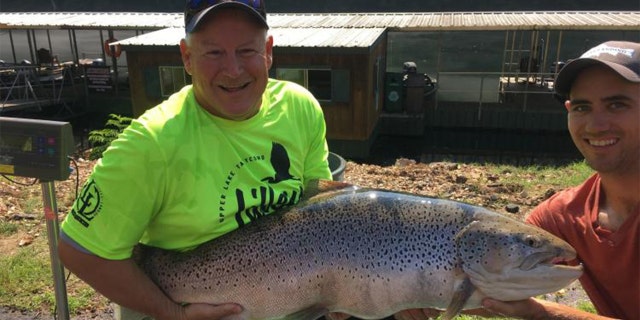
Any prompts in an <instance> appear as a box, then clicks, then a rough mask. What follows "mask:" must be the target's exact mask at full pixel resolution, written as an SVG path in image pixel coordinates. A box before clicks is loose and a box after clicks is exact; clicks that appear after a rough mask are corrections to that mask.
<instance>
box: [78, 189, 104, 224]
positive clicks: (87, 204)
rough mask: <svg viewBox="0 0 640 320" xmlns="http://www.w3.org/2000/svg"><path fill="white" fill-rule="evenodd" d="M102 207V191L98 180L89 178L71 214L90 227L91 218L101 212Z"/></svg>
mask: <svg viewBox="0 0 640 320" xmlns="http://www.w3.org/2000/svg"><path fill="white" fill-rule="evenodd" d="M100 207H102V193H101V192H100V189H99V188H98V185H97V184H96V182H95V181H94V180H93V179H89V181H87V183H85V185H84V187H82V192H81V193H80V195H79V196H78V199H76V201H75V203H74V204H73V208H72V209H71V215H72V216H73V218H74V219H76V221H78V222H79V223H80V224H82V225H83V226H85V227H89V223H90V222H91V220H93V219H94V218H95V217H96V215H98V213H99V212H100Z"/></svg>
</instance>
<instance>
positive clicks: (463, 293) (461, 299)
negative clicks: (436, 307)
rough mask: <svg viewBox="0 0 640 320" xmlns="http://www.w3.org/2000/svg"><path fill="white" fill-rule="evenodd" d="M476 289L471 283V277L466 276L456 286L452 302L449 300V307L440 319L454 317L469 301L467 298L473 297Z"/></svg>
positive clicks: (444, 319)
mask: <svg viewBox="0 0 640 320" xmlns="http://www.w3.org/2000/svg"><path fill="white" fill-rule="evenodd" d="M475 290H476V288H475V287H474V286H473V284H472V283H471V280H470V279H469V277H467V276H465V277H464V279H463V280H462V282H461V283H460V284H459V285H458V286H457V287H456V290H455V292H454V293H453V297H452V298H451V302H449V305H448V306H447V309H446V310H445V311H444V313H443V314H442V316H441V317H440V319H442V320H449V319H453V317H455V316H456V315H457V314H458V313H460V311H462V308H463V307H464V304H465V303H467V300H469V297H471V295H472V294H473V292H474V291H475Z"/></svg>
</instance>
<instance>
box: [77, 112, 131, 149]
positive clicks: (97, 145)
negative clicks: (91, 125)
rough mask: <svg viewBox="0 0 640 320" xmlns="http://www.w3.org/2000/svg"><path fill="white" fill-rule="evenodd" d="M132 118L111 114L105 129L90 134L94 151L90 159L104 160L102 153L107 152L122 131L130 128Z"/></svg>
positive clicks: (90, 141)
mask: <svg viewBox="0 0 640 320" xmlns="http://www.w3.org/2000/svg"><path fill="white" fill-rule="evenodd" d="M131 120H132V118H130V117H126V116H121V115H117V114H114V113H112V114H110V115H109V119H108V120H107V123H106V124H105V127H104V129H100V130H93V131H91V132H89V138H88V140H89V143H91V146H92V149H91V153H90V154H89V159H91V160H96V159H99V158H102V153H103V152H104V151H105V150H107V148H108V147H109V145H110V144H111V141H113V140H115V139H116V138H117V137H118V135H120V133H122V131H123V130H124V129H125V128H126V127H127V126H129V124H130V123H131Z"/></svg>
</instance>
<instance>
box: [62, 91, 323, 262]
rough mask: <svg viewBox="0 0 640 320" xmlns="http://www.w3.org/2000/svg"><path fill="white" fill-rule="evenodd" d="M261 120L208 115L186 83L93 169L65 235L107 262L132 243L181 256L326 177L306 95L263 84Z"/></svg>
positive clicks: (318, 120)
mask: <svg viewBox="0 0 640 320" xmlns="http://www.w3.org/2000/svg"><path fill="white" fill-rule="evenodd" d="M262 101H263V102H262V106H261V108H260V111H259V113H258V114H257V115H256V116H254V117H252V118H251V119H248V120H246V121H231V120H226V119H222V118H219V117H215V116H212V115H211V114H209V113H208V112H207V111H205V110H204V109H202V108H201V107H200V106H199V105H198V104H197V102H196V100H195V98H194V95H193V90H192V88H191V86H187V87H185V88H183V89H182V90H181V91H180V92H178V93H176V94H174V95H172V96H171V97H170V98H169V99H167V100H166V101H164V102H163V103H161V104H160V105H158V106H156V107H155V108H152V109H150V110H148V111H147V112H146V113H145V114H143V115H142V116H141V117H140V118H139V119H137V120H134V121H133V122H132V124H131V125H130V126H129V127H128V128H127V129H125V131H124V132H123V133H122V134H121V136H120V137H119V138H118V139H116V140H115V141H114V142H113V143H112V144H111V146H110V147H109V148H108V149H107V151H105V153H104V155H103V158H102V159H101V160H99V161H98V162H97V163H96V166H95V168H94V171H93V172H92V174H91V177H90V179H89V180H88V181H87V182H86V183H85V185H84V186H83V190H82V193H81V194H80V195H79V197H78V199H77V200H76V202H75V204H74V206H73V208H72V210H71V212H70V214H69V215H68V216H67V218H66V219H65V221H64V222H63V223H62V230H63V231H64V233H65V234H66V235H67V236H69V237H70V238H72V239H73V240H74V241H75V242H77V243H78V244H79V245H81V246H82V247H84V248H85V249H87V250H89V251H91V252H92V253H94V254H96V255H98V256H101V257H103V258H107V259H125V258H128V257H130V256H131V251H132V248H133V246H134V245H135V244H137V243H138V242H141V243H145V244H148V245H152V246H157V247H161V248H166V249H176V250H184V249H189V248H192V247H194V246H196V245H198V244H201V243H203V242H205V241H208V240H210V239H214V238H216V237H218V236H220V235H223V234H225V233H227V232H229V231H232V230H234V229H236V228H238V227H240V226H242V225H244V224H246V223H249V222H251V221H252V220H255V219H257V218H259V217H260V216H262V215H265V214H268V213H271V212H273V211H274V210H276V209H278V208H281V207H283V206H286V205H291V204H294V203H296V202H297V201H298V200H299V199H300V196H301V193H302V191H303V186H304V184H305V182H306V181H309V180H311V179H331V173H330V171H329V168H328V162H327V156H328V148H327V143H326V139H325V134H326V127H325V122H324V119H323V114H322V109H321V108H320V105H319V104H318V102H317V101H316V100H315V98H313V96H312V95H311V94H310V93H309V92H308V91H307V90H306V89H304V88H302V87H301V86H298V85H296V84H294V83H291V82H285V81H278V80H273V79H270V80H269V82H268V85H267V90H265V93H264V95H263V98H262Z"/></svg>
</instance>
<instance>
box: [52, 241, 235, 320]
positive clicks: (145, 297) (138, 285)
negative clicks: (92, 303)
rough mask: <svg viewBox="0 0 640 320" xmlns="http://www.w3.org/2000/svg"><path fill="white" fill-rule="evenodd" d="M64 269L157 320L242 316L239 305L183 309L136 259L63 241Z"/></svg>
mask: <svg viewBox="0 0 640 320" xmlns="http://www.w3.org/2000/svg"><path fill="white" fill-rule="evenodd" d="M58 254H59V255H60V259H61V260H62V262H63V264H64V266H65V267H66V268H67V269H69V270H70V271H71V272H73V273H74V274H75V275H77V276H78V277H79V278H80V279H82V280H83V281H85V282H86V283H87V284H89V285H90V286H91V287H93V288H94V289H95V290H96V291H98V292H100V293H101V294H103V295H104V296H105V297H107V298H108V299H110V300H111V301H113V302H115V303H117V304H119V305H122V306H124V307H127V308H130V309H133V310H136V311H138V312H142V313H144V314H147V315H149V316H152V317H153V318H155V319H157V320H164V319H167V320H180V319H185V320H186V319H219V318H221V317H223V316H227V315H231V314H235V313H240V312H241V311H242V307H240V306H239V305H236V304H224V305H220V306H213V305H209V304H191V305H188V306H185V307H183V306H181V305H179V304H177V303H176V302H174V301H172V300H171V299H169V297H167V296H166V295H165V294H164V293H163V292H162V290H160V288H158V286H156V285H155V284H154V283H153V282H152V281H151V279H149V277H147V275H146V274H144V272H142V270H141V269H140V268H139V267H138V266H137V265H136V264H135V262H134V261H133V260H132V259H126V260H107V259H103V258H100V257H98V256H96V255H92V254H89V253H85V252H82V251H80V250H78V249H76V248H74V247H73V246H72V245H70V244H69V243H67V242H66V241H64V240H63V241H60V242H59V246H58Z"/></svg>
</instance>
